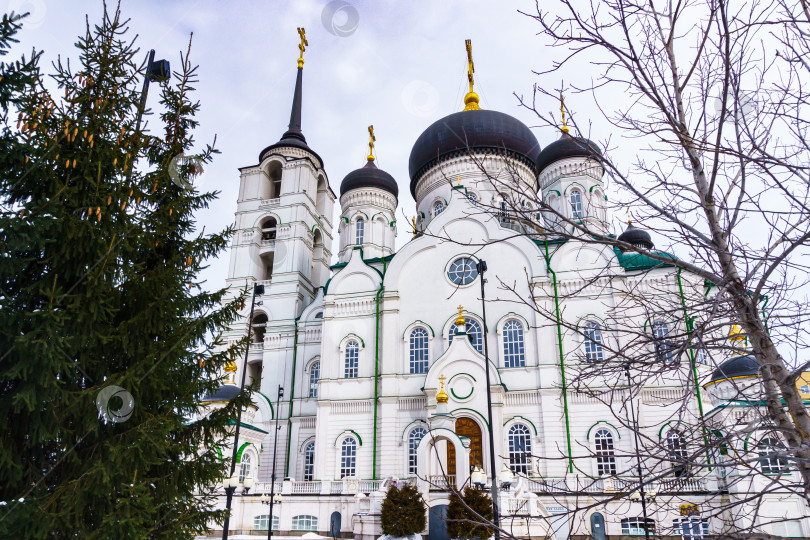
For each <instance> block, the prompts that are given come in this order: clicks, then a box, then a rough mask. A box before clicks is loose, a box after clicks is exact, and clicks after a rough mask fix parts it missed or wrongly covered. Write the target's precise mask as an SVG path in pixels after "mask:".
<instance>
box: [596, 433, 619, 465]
mask: <svg viewBox="0 0 810 540" xmlns="http://www.w3.org/2000/svg"><path fill="white" fill-rule="evenodd" d="M593 446H594V454H595V455H596V474H597V475H599V476H613V475H615V474H616V454H615V446H614V444H613V434H612V433H611V432H610V431H609V430H607V429H605V428H600V429H597V430H596V433H595V434H594V436H593Z"/></svg>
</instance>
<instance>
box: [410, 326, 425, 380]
mask: <svg viewBox="0 0 810 540" xmlns="http://www.w3.org/2000/svg"><path fill="white" fill-rule="evenodd" d="M410 341H411V373H427V370H428V333H427V330H425V329H424V328H421V327H420V328H414V330H413V332H411V340H410Z"/></svg>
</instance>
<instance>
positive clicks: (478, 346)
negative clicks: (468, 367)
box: [447, 317, 484, 354]
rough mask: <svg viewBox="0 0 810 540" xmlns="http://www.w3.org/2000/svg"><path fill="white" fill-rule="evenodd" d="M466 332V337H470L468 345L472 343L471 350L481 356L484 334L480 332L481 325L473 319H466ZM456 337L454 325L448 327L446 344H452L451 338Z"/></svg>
mask: <svg viewBox="0 0 810 540" xmlns="http://www.w3.org/2000/svg"><path fill="white" fill-rule="evenodd" d="M465 326H466V331H467V335H468V336H469V337H470V343H472V346H473V348H474V349H475V350H476V351H478V352H480V353H481V354H483V353H484V339H483V338H484V333H483V332H482V331H481V323H479V322H478V321H476V320H475V319H471V318H469V317H467V324H466V325H465ZM455 335H456V324H455V323H453V324H451V325H450V335H449V341H448V342H447V344H448V345H449V344H450V343H453V337H454V336H455Z"/></svg>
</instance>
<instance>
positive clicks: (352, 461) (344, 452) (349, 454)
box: [340, 437, 357, 478]
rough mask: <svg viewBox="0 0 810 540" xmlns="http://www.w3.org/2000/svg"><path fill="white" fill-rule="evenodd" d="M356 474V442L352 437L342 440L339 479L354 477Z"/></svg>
mask: <svg viewBox="0 0 810 540" xmlns="http://www.w3.org/2000/svg"><path fill="white" fill-rule="evenodd" d="M356 473H357V441H355V440H354V439H353V438H352V437H348V438H346V439H344V441H343V444H342V445H341V446H340V477H341V478H344V477H346V476H356Z"/></svg>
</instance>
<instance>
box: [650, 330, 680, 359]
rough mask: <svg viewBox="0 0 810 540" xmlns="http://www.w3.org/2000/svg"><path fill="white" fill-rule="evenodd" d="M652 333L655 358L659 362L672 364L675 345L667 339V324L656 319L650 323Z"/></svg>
mask: <svg viewBox="0 0 810 540" xmlns="http://www.w3.org/2000/svg"><path fill="white" fill-rule="evenodd" d="M652 335H653V340H654V343H655V358H656V360H658V361H659V362H663V363H665V364H672V363H674V362H675V351H674V349H675V347H674V346H673V345H672V342H671V341H670V340H669V325H668V324H667V323H666V322H664V321H656V322H654V323H653V325H652Z"/></svg>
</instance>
